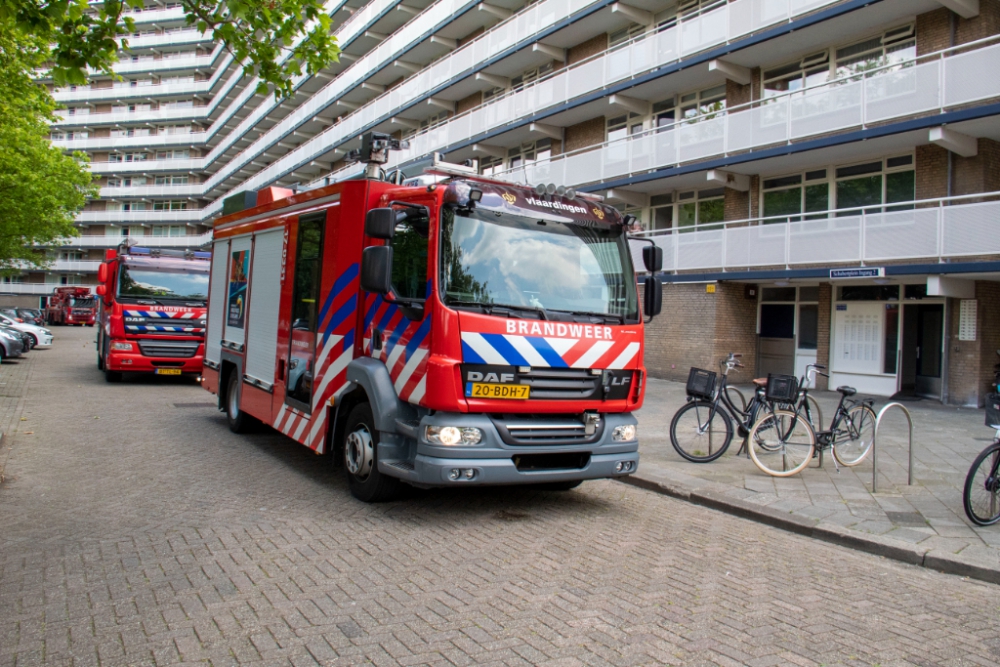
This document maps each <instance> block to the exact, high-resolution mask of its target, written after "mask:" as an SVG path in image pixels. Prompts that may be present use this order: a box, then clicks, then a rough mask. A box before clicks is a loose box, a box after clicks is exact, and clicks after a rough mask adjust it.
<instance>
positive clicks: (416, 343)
mask: <svg viewBox="0 0 1000 667" xmlns="http://www.w3.org/2000/svg"><path fill="white" fill-rule="evenodd" d="M430 330H431V318H429V317H425V318H424V323H423V324H421V325H420V328H419V329H417V333H415V334H413V338H411V339H410V342H409V343H407V344H406V354H405V356H406V361H409V360H410V357H411V356H413V353H414V352H415V351H416V350H417V348H418V347H420V344H421V343H422V342H424V339H425V338H427V333H428V332H429V331H430Z"/></svg>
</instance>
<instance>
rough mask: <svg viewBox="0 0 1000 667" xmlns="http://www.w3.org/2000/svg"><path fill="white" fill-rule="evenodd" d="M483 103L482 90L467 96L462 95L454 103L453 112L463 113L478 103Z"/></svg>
mask: <svg viewBox="0 0 1000 667" xmlns="http://www.w3.org/2000/svg"><path fill="white" fill-rule="evenodd" d="M482 103H483V93H482V91H479V92H475V93H472V94H471V95H469V96H468V97H463V98H462V99H460V100H459V101H458V102H456V103H455V114H456V115H458V114H460V113H465V112H466V111H469V110H470V109H475V108H476V107H478V106H479V105H480V104H482Z"/></svg>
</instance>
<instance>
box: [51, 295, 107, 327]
mask: <svg viewBox="0 0 1000 667" xmlns="http://www.w3.org/2000/svg"><path fill="white" fill-rule="evenodd" d="M48 301H49V302H48V305H47V306H46V307H45V319H46V321H47V322H48V323H49V324H79V325H80V326H83V325H84V324H86V325H87V326H88V327H92V326H94V322H95V321H96V320H97V300H96V299H95V298H94V295H93V294H91V293H90V288H89V287H57V288H55V289H54V290H52V295H51V296H50V297H49V300H48Z"/></svg>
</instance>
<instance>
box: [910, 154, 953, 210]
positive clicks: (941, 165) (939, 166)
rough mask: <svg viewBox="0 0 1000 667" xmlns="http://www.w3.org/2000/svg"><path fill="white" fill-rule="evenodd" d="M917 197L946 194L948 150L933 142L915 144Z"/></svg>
mask: <svg viewBox="0 0 1000 667" xmlns="http://www.w3.org/2000/svg"><path fill="white" fill-rule="evenodd" d="M915 171H916V174H915V179H916V185H915V188H914V189H915V191H916V197H917V199H934V198H937V197H947V196H948V151H947V149H944V148H941V147H940V146H937V145H935V144H925V145H923V146H917V150H916V165H915Z"/></svg>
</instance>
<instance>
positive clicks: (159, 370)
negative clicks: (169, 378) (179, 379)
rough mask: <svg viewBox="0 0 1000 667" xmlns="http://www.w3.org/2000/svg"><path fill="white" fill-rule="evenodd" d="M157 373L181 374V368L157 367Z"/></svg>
mask: <svg viewBox="0 0 1000 667" xmlns="http://www.w3.org/2000/svg"><path fill="white" fill-rule="evenodd" d="M156 374H157V375H180V374H181V369H179V368H157V369H156Z"/></svg>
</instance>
